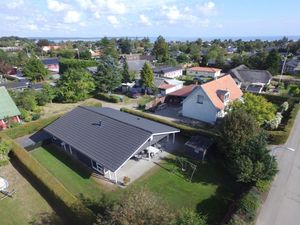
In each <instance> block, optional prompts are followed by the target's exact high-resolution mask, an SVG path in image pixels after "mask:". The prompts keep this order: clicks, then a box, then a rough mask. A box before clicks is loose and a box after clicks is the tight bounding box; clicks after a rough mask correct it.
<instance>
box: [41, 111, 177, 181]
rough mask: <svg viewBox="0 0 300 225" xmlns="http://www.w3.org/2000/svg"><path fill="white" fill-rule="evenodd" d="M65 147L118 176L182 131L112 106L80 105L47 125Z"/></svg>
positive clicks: (108, 174)
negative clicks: (138, 157) (141, 155)
mask: <svg viewBox="0 0 300 225" xmlns="http://www.w3.org/2000/svg"><path fill="white" fill-rule="evenodd" d="M44 131H46V132H47V133H48V134H50V135H51V136H52V138H53V140H54V141H55V142H57V143H59V144H60V145H61V146H63V148H64V150H65V151H66V152H68V154H71V155H72V156H73V157H74V158H77V159H78V160H80V161H81V162H82V163H84V164H85V165H87V166H88V167H90V168H92V169H93V170H95V171H96V172H98V173H100V174H102V175H104V176H105V177H108V178H109V179H111V180H115V182H116V183H117V182H118V181H117V173H118V171H119V170H120V169H121V168H122V166H123V165H124V164H125V163H126V162H127V161H128V160H130V158H132V157H134V156H135V155H137V154H139V153H141V152H143V151H145V150H147V149H148V148H149V147H150V146H152V145H154V144H156V143H157V142H158V141H160V140H162V139H164V138H166V139H168V140H169V136H170V135H173V142H174V140H175V133H178V132H180V131H179V130H178V129H175V128H173V127H170V126H167V125H164V124H160V123H157V122H154V121H150V120H147V119H144V118H141V117H138V116H134V115H131V114H128V113H125V112H120V111H118V110H115V109H111V108H97V107H83V106H79V107H77V108H75V109H74V110H72V111H71V112H69V113H67V114H66V115H64V116H62V117H61V118H59V119H58V120H56V121H55V122H53V123H52V124H50V125H49V126H47V127H46V128H44Z"/></svg>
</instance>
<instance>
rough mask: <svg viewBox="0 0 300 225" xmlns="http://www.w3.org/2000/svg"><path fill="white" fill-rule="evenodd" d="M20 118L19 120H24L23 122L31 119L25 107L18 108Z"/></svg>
mask: <svg viewBox="0 0 300 225" xmlns="http://www.w3.org/2000/svg"><path fill="white" fill-rule="evenodd" d="M20 112H21V115H20V118H21V120H23V121H25V122H30V121H31V120H32V117H31V114H30V112H29V111H27V110H26V109H23V108H20Z"/></svg>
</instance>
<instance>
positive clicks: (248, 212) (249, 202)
mask: <svg viewBox="0 0 300 225" xmlns="http://www.w3.org/2000/svg"><path fill="white" fill-rule="evenodd" d="M260 204H261V198H260V193H259V191H258V190H257V189H256V188H255V187H253V188H251V189H250V191H249V192H248V193H246V194H245V195H244V196H243V197H242V198H241V199H240V201H239V203H238V211H237V213H238V214H241V215H243V217H244V218H245V220H246V221H247V222H253V221H254V220H255V218H256V215H257V212H258V209H259V207H260Z"/></svg>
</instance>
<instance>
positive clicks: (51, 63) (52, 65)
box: [42, 58, 59, 72]
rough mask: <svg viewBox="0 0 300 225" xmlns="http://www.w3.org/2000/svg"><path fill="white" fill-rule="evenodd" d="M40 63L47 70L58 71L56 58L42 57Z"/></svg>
mask: <svg viewBox="0 0 300 225" xmlns="http://www.w3.org/2000/svg"><path fill="white" fill-rule="evenodd" d="M42 63H43V64H44V66H45V68H46V69H48V70H49V71H53V72H58V71H59V59H58V58H46V59H42Z"/></svg>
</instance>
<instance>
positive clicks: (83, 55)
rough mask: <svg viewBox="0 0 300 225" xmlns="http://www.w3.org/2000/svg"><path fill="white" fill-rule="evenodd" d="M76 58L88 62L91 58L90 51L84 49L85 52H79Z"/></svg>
mask: <svg viewBox="0 0 300 225" xmlns="http://www.w3.org/2000/svg"><path fill="white" fill-rule="evenodd" d="M76 58H78V59H86V60H89V59H91V58H92V53H91V52H90V50H88V49H86V50H83V51H80V52H79V55H78V54H77V57H76Z"/></svg>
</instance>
